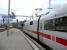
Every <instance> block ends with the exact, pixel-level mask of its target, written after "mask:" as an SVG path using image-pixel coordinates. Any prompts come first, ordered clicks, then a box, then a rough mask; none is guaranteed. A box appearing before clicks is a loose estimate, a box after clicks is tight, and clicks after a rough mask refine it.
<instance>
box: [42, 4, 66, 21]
mask: <svg viewBox="0 0 67 50" xmlns="http://www.w3.org/2000/svg"><path fill="white" fill-rule="evenodd" d="M63 16H67V3H66V4H63V5H62V6H61V7H60V8H59V9H58V10H56V11H50V13H49V14H47V15H43V16H42V17H41V19H42V20H43V19H45V20H49V19H53V18H59V17H63Z"/></svg>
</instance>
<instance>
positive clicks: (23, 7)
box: [0, 0, 67, 15]
mask: <svg viewBox="0 0 67 50" xmlns="http://www.w3.org/2000/svg"><path fill="white" fill-rule="evenodd" d="M64 2H67V0H51V4H52V5H53V4H61V3H64ZM48 3H49V0H11V11H14V12H15V13H16V14H21V15H31V14H32V13H33V12H34V11H35V9H36V8H41V7H42V8H45V7H47V6H48ZM7 12H8V0H0V14H7Z"/></svg>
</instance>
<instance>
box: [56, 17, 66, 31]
mask: <svg viewBox="0 0 67 50" xmlns="http://www.w3.org/2000/svg"><path fill="white" fill-rule="evenodd" d="M56 31H62V32H67V16H64V17H61V18H58V19H56Z"/></svg>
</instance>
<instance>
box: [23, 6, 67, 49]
mask: <svg viewBox="0 0 67 50" xmlns="http://www.w3.org/2000/svg"><path fill="white" fill-rule="evenodd" d="M24 24H25V25H24V27H23V30H24V31H25V32H27V33H28V34H29V35H31V36H33V37H34V38H36V39H39V40H40V41H41V42H42V43H44V44H46V45H47V46H49V47H51V48H52V49H53V50H67V6H66V5H64V6H63V7H62V8H61V9H59V10H58V11H56V12H52V13H49V14H47V15H44V16H41V18H40V20H39V23H38V19H33V20H30V21H27V22H25V23H24ZM38 27H39V28H38Z"/></svg>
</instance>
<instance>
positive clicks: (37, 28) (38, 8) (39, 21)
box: [35, 8, 42, 41]
mask: <svg viewBox="0 0 67 50" xmlns="http://www.w3.org/2000/svg"><path fill="white" fill-rule="evenodd" d="M35 10H36V12H35V15H36V16H37V17H39V18H38V24H37V34H38V36H37V37H38V41H39V22H40V18H41V15H38V13H39V12H40V11H41V10H42V8H36V9H35ZM38 10H39V11H38ZM37 11H38V13H37Z"/></svg>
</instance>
